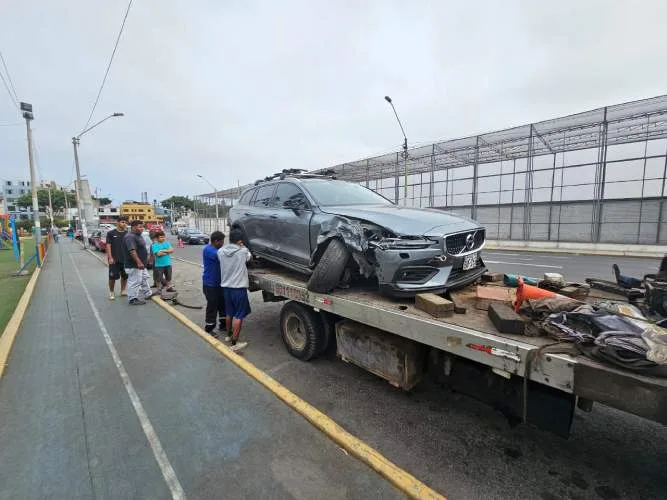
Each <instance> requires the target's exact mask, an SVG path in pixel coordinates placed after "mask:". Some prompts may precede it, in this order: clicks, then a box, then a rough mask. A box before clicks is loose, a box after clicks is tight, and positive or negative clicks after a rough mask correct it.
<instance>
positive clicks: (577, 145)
mask: <svg viewBox="0 0 667 500" xmlns="http://www.w3.org/2000/svg"><path fill="white" fill-rule="evenodd" d="M329 169H332V170H333V171H334V172H335V174H336V176H337V178H339V179H344V180H348V181H352V182H357V183H360V184H362V185H364V186H367V187H369V188H370V189H373V190H374V191H376V192H378V193H380V194H382V195H383V196H385V197H386V198H388V199H390V200H392V201H394V202H396V203H398V204H401V205H405V206H409V207H420V208H436V209H440V210H444V211H452V212H456V213H459V214H462V215H466V216H469V217H472V218H473V219H476V220H478V221H479V222H480V223H481V224H483V225H485V226H486V228H487V237H488V238H489V239H498V240H522V241H554V242H581V243H623V244H667V227H666V225H667V218H666V215H667V214H665V211H666V210H667V207H665V203H664V196H665V178H666V176H667V96H659V97H655V98H651V99H645V100H641V101H635V102H630V103H624V104H618V105H614V106H607V107H604V108H600V109H595V110H592V111H587V112H584V113H580V114H576V115H570V116H566V117H562V118H556V119H553V120H547V121H543V122H539V123H533V124H528V125H524V126H520V127H514V128H511V129H506V130H501V131H497V132H490V133H487V134H481V135H476V136H471V137H466V138H462V139H455V140H449V141H444V142H438V143H434V144H431V145H428V146H420V147H417V148H413V149H410V150H408V154H407V157H406V156H404V155H403V154H402V153H400V152H396V153H390V154H386V155H382V156H377V157H373V158H367V159H364V160H359V161H355V162H350V163H345V164H341V165H336V166H334V167H330V168H329ZM329 169H327V170H329ZM324 170H325V169H322V170H321V171H324ZM242 190H243V188H233V189H227V190H224V191H222V192H219V193H218V196H219V197H221V198H228V199H230V200H232V199H234V198H238V195H239V193H240V192H241V191H242ZM207 196H212V195H207Z"/></svg>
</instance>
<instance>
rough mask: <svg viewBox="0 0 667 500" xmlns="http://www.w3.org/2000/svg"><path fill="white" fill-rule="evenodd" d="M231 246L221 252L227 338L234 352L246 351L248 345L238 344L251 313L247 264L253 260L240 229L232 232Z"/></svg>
mask: <svg viewBox="0 0 667 500" xmlns="http://www.w3.org/2000/svg"><path fill="white" fill-rule="evenodd" d="M229 242H230V243H229V244H227V245H225V246H223V247H222V248H221V249H220V250H218V260H220V286H221V287H222V288H223V290H224V295H225V314H226V318H225V321H226V323H227V325H226V326H227V338H225V341H227V342H230V343H231V344H232V350H234V351H239V350H241V349H243V348H244V347H245V346H246V345H248V343H247V342H238V340H239V335H240V334H241V327H242V326H243V320H244V319H245V318H246V316H248V314H250V301H249V300H248V285H249V282H248V268H247V267H246V263H247V262H248V261H249V260H250V259H251V258H252V255H251V254H250V250H248V249H247V248H246V247H245V245H244V244H243V233H242V232H241V230H239V229H232V230H231V231H230V232H229Z"/></svg>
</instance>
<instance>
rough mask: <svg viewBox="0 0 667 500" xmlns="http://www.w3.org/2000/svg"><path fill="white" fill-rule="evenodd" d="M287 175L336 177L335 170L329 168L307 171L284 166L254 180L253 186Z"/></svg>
mask: <svg viewBox="0 0 667 500" xmlns="http://www.w3.org/2000/svg"><path fill="white" fill-rule="evenodd" d="M288 177H291V178H292V179H336V172H335V171H334V170H333V169H331V168H330V169H327V170H323V171H322V172H318V173H308V171H307V170H304V169H302V168H285V169H283V170H282V172H278V173H277V174H273V175H269V176H267V177H264V179H258V180H256V181H255V186H257V185H259V184H262V183H264V182H269V181H275V180H281V181H282V180H284V179H286V178H288Z"/></svg>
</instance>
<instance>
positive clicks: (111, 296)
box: [109, 292, 116, 300]
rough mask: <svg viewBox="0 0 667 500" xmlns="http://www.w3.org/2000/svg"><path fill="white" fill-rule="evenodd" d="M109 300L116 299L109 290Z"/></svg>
mask: <svg viewBox="0 0 667 500" xmlns="http://www.w3.org/2000/svg"><path fill="white" fill-rule="evenodd" d="M109 300H116V294H115V293H113V292H109Z"/></svg>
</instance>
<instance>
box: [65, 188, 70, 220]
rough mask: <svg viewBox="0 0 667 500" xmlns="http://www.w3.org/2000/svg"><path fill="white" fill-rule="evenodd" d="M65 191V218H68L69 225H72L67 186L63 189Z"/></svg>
mask: <svg viewBox="0 0 667 500" xmlns="http://www.w3.org/2000/svg"><path fill="white" fill-rule="evenodd" d="M63 193H64V194H65V218H66V219H67V227H68V228H69V227H70V220H69V200H68V199H67V188H64V189H63Z"/></svg>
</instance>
